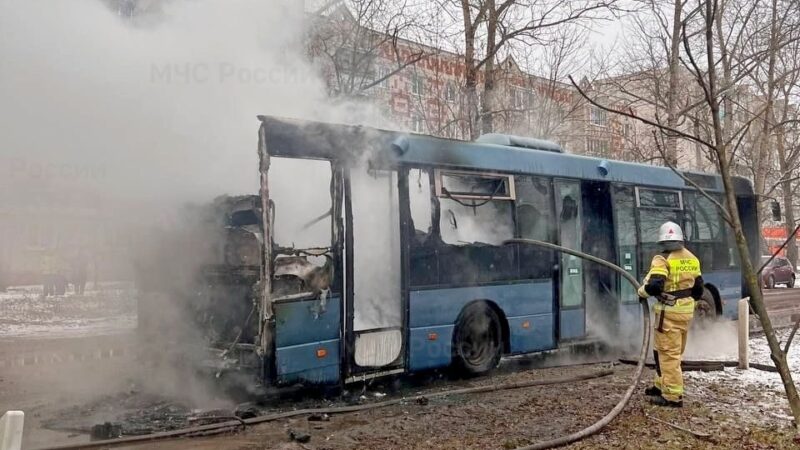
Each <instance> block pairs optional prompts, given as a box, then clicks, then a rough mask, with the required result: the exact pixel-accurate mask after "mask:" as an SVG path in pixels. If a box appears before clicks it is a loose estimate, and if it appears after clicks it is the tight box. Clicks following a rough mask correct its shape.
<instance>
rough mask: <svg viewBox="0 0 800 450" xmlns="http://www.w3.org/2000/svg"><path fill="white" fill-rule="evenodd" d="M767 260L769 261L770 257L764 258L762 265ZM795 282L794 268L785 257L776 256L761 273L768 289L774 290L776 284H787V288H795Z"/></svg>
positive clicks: (762, 258)
mask: <svg viewBox="0 0 800 450" xmlns="http://www.w3.org/2000/svg"><path fill="white" fill-rule="evenodd" d="M767 260H769V256H762V257H761V264H764V263H765V262H767ZM794 280H795V274H794V267H792V263H790V262H789V260H788V259H786V258H784V257H783V256H776V257H775V258H774V259H773V260H772V261H771V262H770V263H769V265H767V267H764V270H763V271H762V272H761V281H762V283H763V284H764V287H765V288H767V289H773V288H774V287H775V285H776V284H785V285H786V287H789V288H793V287H794Z"/></svg>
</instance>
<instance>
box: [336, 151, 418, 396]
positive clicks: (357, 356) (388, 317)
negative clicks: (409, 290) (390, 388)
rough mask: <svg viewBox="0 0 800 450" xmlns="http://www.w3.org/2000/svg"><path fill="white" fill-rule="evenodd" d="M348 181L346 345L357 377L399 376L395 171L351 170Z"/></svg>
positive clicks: (400, 302) (400, 318)
mask: <svg viewBox="0 0 800 450" xmlns="http://www.w3.org/2000/svg"><path fill="white" fill-rule="evenodd" d="M348 181H349V183H348V182H346V183H345V190H346V193H345V195H346V199H345V215H346V217H347V216H350V217H352V221H349V220H346V221H345V223H346V224H347V225H346V227H349V226H350V224H352V227H351V228H350V229H348V230H347V231H346V235H347V241H348V243H349V244H351V245H350V246H346V251H350V249H352V254H351V255H349V256H347V257H346V263H345V265H346V267H345V270H346V271H347V276H346V277H345V280H346V282H345V283H346V285H347V286H346V288H345V289H346V290H347V291H348V292H347V299H348V301H347V305H346V329H345V335H346V341H347V348H348V350H349V351H348V359H349V364H348V366H349V367H348V370H347V374H348V375H349V377H350V379H351V381H352V377H355V376H358V375H365V374H367V373H370V372H380V373H381V374H387V372H400V371H402V367H403V358H402V355H403V348H404V347H403V336H404V333H403V325H404V320H405V319H404V308H403V304H404V303H403V300H402V286H401V280H402V276H401V272H402V270H401V267H402V263H401V262H402V259H401V253H400V251H401V250H400V214H399V211H400V205H399V203H400V201H399V195H398V173H397V171H396V170H377V169H372V168H367V167H363V166H357V167H354V168H352V169H350V174H349V180H348Z"/></svg>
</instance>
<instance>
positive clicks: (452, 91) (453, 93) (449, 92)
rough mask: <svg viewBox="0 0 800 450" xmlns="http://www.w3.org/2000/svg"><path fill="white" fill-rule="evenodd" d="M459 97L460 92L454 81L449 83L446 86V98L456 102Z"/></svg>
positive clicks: (450, 101) (448, 100)
mask: <svg viewBox="0 0 800 450" xmlns="http://www.w3.org/2000/svg"><path fill="white" fill-rule="evenodd" d="M457 97H458V92H457V90H456V85H455V84H453V83H447V85H446V86H445V88H444V99H445V100H446V101H447V102H449V103H455V102H456V99H457Z"/></svg>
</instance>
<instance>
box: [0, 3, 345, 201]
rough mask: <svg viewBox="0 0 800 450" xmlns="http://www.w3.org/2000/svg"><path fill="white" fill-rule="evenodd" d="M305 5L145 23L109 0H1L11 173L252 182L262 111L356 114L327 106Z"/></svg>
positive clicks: (160, 185)
mask: <svg viewBox="0 0 800 450" xmlns="http://www.w3.org/2000/svg"><path fill="white" fill-rule="evenodd" d="M299 4H300V3H299V2H294V1H280V0H267V1H255V0H248V1H238V0H237V1H172V2H163V12H159V13H157V14H154V17H150V18H149V19H148V20H142V21H139V23H138V24H137V22H136V21H134V22H131V21H129V20H124V19H122V18H120V17H117V16H116V14H115V13H114V12H113V11H112V10H111V9H110V8H108V7H107V6H106V5H104V4H103V2H101V1H99V0H74V1H69V2H62V1H52V0H3V2H1V3H0V61H2V62H1V63H0V98H2V102H0V168H2V170H3V172H4V173H3V175H2V177H3V178H5V179H7V180H8V179H15V180H16V182H15V183H13V185H12V186H18V187H20V188H21V190H22V188H23V187H25V186H28V185H31V184H33V185H40V184H42V183H54V182H58V183H61V184H63V185H68V186H71V187H75V188H78V189H84V190H87V189H88V190H92V191H101V192H103V193H104V194H106V195H113V196H115V197H121V198H128V199H131V200H136V201H142V200H144V201H148V200H159V201H161V200H165V199H180V200H184V199H201V200H205V199H207V198H209V197H211V196H214V195H217V194H219V193H222V192H227V193H232V194H239V193H252V192H255V191H256V189H257V183H258V177H257V155H256V128H257V126H258V124H257V121H256V118H255V116H256V115H257V114H272V115H280V116H288V117H300V118H312V119H313V118H316V119H326V120H334V121H336V120H340V121H341V120H344V121H350V120H351V119H352V117H349V116H345V115H344V114H337V112H336V110H335V109H333V108H331V107H326V106H324V105H325V102H324V97H325V89H324V85H323V83H322V82H321V81H320V80H319V78H318V77H317V76H316V75H315V72H314V70H313V68H312V67H311V66H310V64H308V62H307V59H306V58H305V56H304V54H303V52H302V50H301V47H302V45H301V43H302V37H303V30H304V28H303V22H302V19H303V15H302V14H301V13H300V11H299V10H298V6H297V5H299ZM141 22H144V23H141ZM45 175H47V176H45ZM6 189H8V188H6ZM23 192H24V190H23ZM18 193H19V194H22V192H18Z"/></svg>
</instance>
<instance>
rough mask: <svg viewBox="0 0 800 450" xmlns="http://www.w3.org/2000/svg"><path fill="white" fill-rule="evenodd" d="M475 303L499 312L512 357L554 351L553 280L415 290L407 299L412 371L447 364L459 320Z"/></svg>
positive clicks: (410, 366) (410, 367)
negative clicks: (489, 304) (505, 321)
mask: <svg viewBox="0 0 800 450" xmlns="http://www.w3.org/2000/svg"><path fill="white" fill-rule="evenodd" d="M474 300H488V301H491V302H494V303H495V304H496V305H497V306H498V307H499V308H500V309H501V310H502V311H503V314H505V316H506V318H507V319H508V324H509V331H510V341H511V342H510V344H511V348H510V351H511V352H512V353H525V352H530V351H539V350H550V349H553V348H555V346H556V342H555V331H554V325H553V324H554V317H553V283H552V281H549V280H548V281H537V282H527V283H517V284H503V285H492V286H474V287H461V288H446V289H430V290H416V291H412V292H411V293H410V298H409V308H410V309H409V324H410V330H409V331H410V332H409V349H410V355H409V369H410V370H411V371H416V370H423V369H433V368H438V367H444V366H447V365H449V364H450V360H451V354H452V353H451V347H452V341H453V331H454V328H455V324H456V321H457V320H458V315H459V314H460V313H461V310H462V309H463V308H464V306H466V305H467V304H468V303H470V302H472V301H474ZM526 322H527V323H526Z"/></svg>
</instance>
